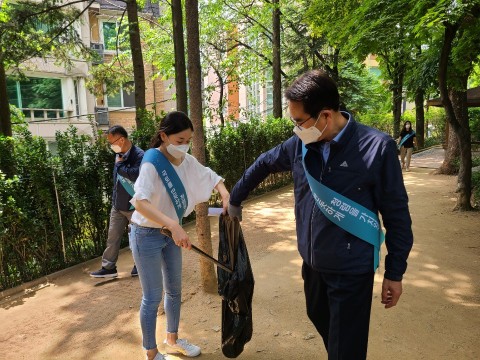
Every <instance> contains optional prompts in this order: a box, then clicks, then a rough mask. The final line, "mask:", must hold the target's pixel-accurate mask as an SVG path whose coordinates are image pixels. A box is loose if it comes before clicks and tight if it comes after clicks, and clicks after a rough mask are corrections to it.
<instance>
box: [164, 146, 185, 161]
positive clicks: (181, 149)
mask: <svg viewBox="0 0 480 360" xmlns="http://www.w3.org/2000/svg"><path fill="white" fill-rule="evenodd" d="M189 149H190V145H188V144H187V145H173V144H168V146H167V151H168V153H169V154H170V155H172V156H173V157H174V158H175V159H181V158H183V157H184V156H185V154H186V153H187V151H188V150H189Z"/></svg>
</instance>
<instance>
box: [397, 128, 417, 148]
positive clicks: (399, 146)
mask: <svg viewBox="0 0 480 360" xmlns="http://www.w3.org/2000/svg"><path fill="white" fill-rule="evenodd" d="M413 135H415V131H412V132H411V133H410V134H407V135H405V136H404V137H403V138H402V140H400V143H399V144H398V148H399V149H400V148H401V147H402V145H403V143H404V142H405V141H407V140H408V139H410V138H411V137H412V136H413Z"/></svg>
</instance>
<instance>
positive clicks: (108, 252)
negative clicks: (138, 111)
mask: <svg viewBox="0 0 480 360" xmlns="http://www.w3.org/2000/svg"><path fill="white" fill-rule="evenodd" d="M107 139H108V142H109V144H110V148H111V149H112V151H113V152H114V153H115V166H114V168H113V194H112V210H111V211H110V222H109V227H108V238H107V247H106V249H105V251H104V252H103V256H102V268H101V269H100V270H97V271H94V272H91V273H90V276H92V277H95V278H113V277H117V276H118V273H117V266H116V264H117V259H118V252H119V251H120V243H121V241H122V237H123V233H124V232H125V228H126V226H127V225H128V223H129V222H130V219H131V218H132V214H133V211H134V209H133V208H132V206H131V204H130V200H131V199H132V196H131V194H130V193H129V190H130V192H132V191H133V183H134V182H135V180H137V178H138V174H139V173H140V165H141V163H142V159H143V150H142V149H140V148H139V147H137V146H135V145H133V144H132V142H131V141H130V140H129V139H128V133H127V131H126V130H125V129H124V128H123V127H122V126H120V125H115V126H112V127H111V128H110V129H108V134H107ZM129 187H131V188H129ZM127 189H129V190H127ZM130 274H131V275H132V276H137V275H138V273H137V268H136V267H135V265H134V266H133V269H132V271H131V273H130Z"/></svg>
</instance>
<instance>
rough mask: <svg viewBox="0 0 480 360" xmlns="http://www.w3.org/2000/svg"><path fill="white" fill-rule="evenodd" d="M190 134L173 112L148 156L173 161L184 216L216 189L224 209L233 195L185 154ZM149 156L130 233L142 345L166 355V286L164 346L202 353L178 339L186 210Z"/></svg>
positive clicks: (154, 354) (183, 118)
mask: <svg viewBox="0 0 480 360" xmlns="http://www.w3.org/2000/svg"><path fill="white" fill-rule="evenodd" d="M192 135H193V125H192V122H191V120H190V119H189V118H188V116H187V115H185V114H184V113H182V112H178V111H174V112H170V113H168V114H167V115H166V116H165V118H163V120H162V122H161V124H160V129H159V131H158V133H157V135H156V136H155V137H154V139H153V140H152V143H151V144H150V147H151V148H152V149H150V150H149V151H150V155H153V156H154V157H157V156H161V154H163V155H164V156H165V157H166V159H167V160H168V162H169V163H170V164H171V165H172V166H173V169H172V168H171V167H170V166H169V165H168V166H166V167H167V168H170V171H173V170H174V171H175V173H176V174H177V175H178V177H179V179H180V180H181V183H182V184H183V187H184V188H185V193H184V194H181V193H180V194H177V193H176V192H174V193H175V194H176V195H177V198H176V199H177V200H178V199H184V197H185V196H184V195H186V200H187V201H184V202H183V206H184V208H183V211H184V212H183V216H187V215H189V214H190V213H191V212H192V211H193V210H194V207H195V205H196V204H198V203H201V202H205V201H207V200H208V199H209V198H210V196H211V193H212V191H213V189H216V190H217V191H218V192H219V193H220V195H221V197H222V202H223V208H224V212H226V209H227V207H228V202H229V197H230V195H229V193H228V191H227V189H226V188H225V185H224V184H223V179H222V178H221V177H220V176H218V175H217V174H216V173H215V172H214V171H213V170H211V169H210V168H208V167H205V166H203V165H202V164H200V163H199V162H198V161H197V160H196V159H195V158H194V157H193V156H191V155H189V154H188V153H187V151H188V149H189V146H190V142H191V139H192ZM154 151H158V152H159V153H161V154H159V153H154ZM149 158H151V157H148V156H145V157H144V161H143V162H142V166H141V168H140V175H139V177H138V179H137V181H136V182H135V195H134V197H133V199H132V200H131V203H132V204H133V206H135V212H134V213H133V215H132V225H131V231H130V247H131V248H132V253H133V257H134V259H135V264H136V265H137V269H138V275H139V277H140V282H141V285H142V292H143V297H142V303H141V306H140V324H141V327H142V334H143V347H144V348H145V350H147V359H149V360H151V359H154V360H161V359H162V360H163V359H164V356H163V355H162V354H161V353H160V352H159V351H158V349H157V343H156V337H155V331H156V319H157V311H158V307H159V304H160V301H161V299H162V291H163V290H165V300H164V305H165V315H166V318H167V329H166V330H167V334H166V339H165V341H164V344H165V347H166V349H167V351H168V352H179V353H182V354H183V355H185V356H188V357H193V356H198V355H199V354H200V352H201V351H200V348H199V347H198V346H196V345H193V344H191V343H189V342H188V341H186V340H185V339H179V338H178V325H179V322H180V306H181V287H182V283H181V279H182V254H181V248H182V247H183V248H186V249H191V245H192V244H191V242H190V239H189V238H188V235H187V233H186V232H185V230H184V229H183V228H182V226H181V220H182V219H181V218H179V216H180V217H181V215H178V214H181V213H182V211H180V213H177V208H179V203H181V201H179V202H178V203H177V207H175V206H174V203H173V201H174V200H175V199H172V198H171V197H170V193H172V191H171V189H172V183H171V182H169V181H170V180H171V179H170V178H172V176H170V178H169V177H166V180H165V176H163V178H162V175H159V171H160V174H162V173H163V174H166V173H165V172H163V171H162V170H161V169H157V168H156V166H155V165H154V164H153V163H152V162H146V159H149ZM162 159H164V158H162ZM167 170H168V169H167ZM164 184H167V186H165V185H164ZM167 187H168V188H169V191H168V193H167ZM174 189H175V187H174ZM177 192H178V190H177Z"/></svg>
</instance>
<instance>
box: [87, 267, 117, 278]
mask: <svg viewBox="0 0 480 360" xmlns="http://www.w3.org/2000/svg"><path fill="white" fill-rule="evenodd" d="M90 276H91V277H94V278H116V277H117V276H118V273H117V268H116V267H114V268H113V269H105V268H104V267H102V268H101V269H100V270H97V271H93V272H91V273H90Z"/></svg>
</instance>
